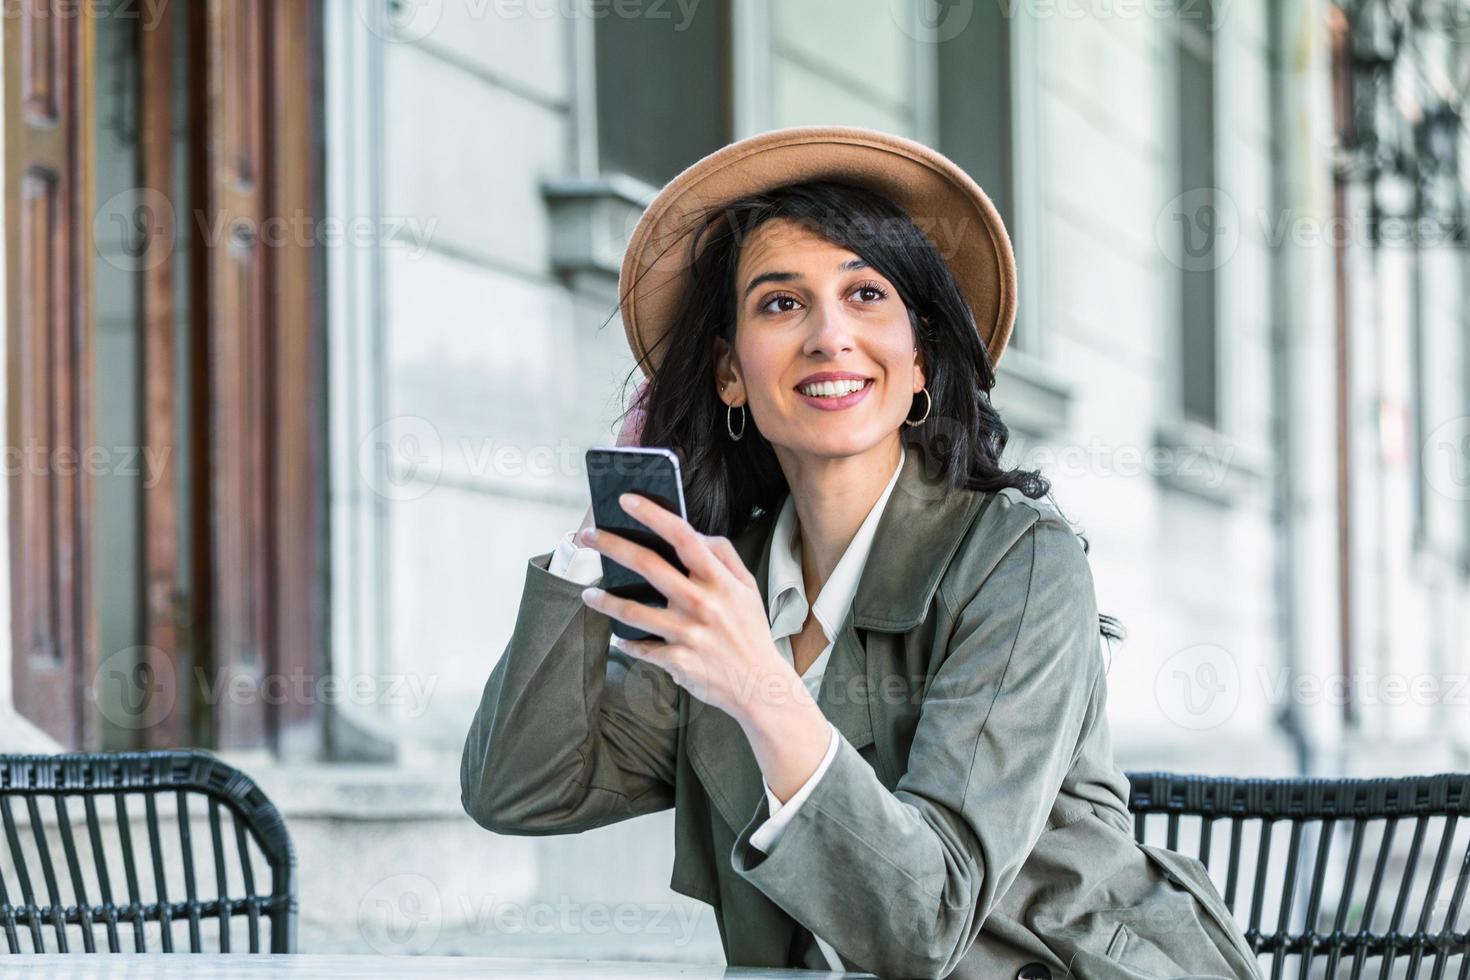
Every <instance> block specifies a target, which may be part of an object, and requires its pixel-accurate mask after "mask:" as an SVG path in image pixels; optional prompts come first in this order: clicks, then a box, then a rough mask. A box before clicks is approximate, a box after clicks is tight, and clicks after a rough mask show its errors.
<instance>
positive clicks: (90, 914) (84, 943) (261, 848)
mask: <svg viewBox="0 0 1470 980" xmlns="http://www.w3.org/2000/svg"><path fill="white" fill-rule="evenodd" d="M69 801H70V802H72V803H73V804H74V805H73V806H68V802H69ZM191 803H192V805H191ZM78 809H80V810H81V815H80V817H79V816H78V814H77V812H76V811H77V810H78ZM140 811H141V812H142V814H143V818H144V822H145V823H146V833H140V834H139V835H138V837H139V838H141V839H138V840H135V836H134V832H133V820H134V819H136V817H137V815H138V813H139V812H140ZM201 815H204V816H205V817H207V823H205V821H204V819H203V818H202V817H201ZM0 821H3V824H4V833H5V846H4V847H3V848H0V931H3V932H4V935H5V945H6V946H7V948H8V949H9V951H10V952H11V953H29V952H36V953H40V952H53V953H67V952H73V951H77V952H83V951H84V952H88V953H91V952H96V951H97V948H98V943H97V939H96V932H95V930H96V928H97V927H98V926H99V925H100V926H101V927H102V928H103V931H104V934H105V935H106V949H107V950H109V951H111V952H114V953H117V952H121V951H122V946H123V944H124V943H128V945H130V946H131V947H132V950H133V951H134V952H147V951H149V950H150V940H152V943H153V944H154V945H152V946H151V948H152V949H156V950H162V951H163V952H173V951H175V949H177V948H178V947H177V945H176V943H175V938H174V935H173V933H174V928H175V925H174V923H175V922H178V923H180V924H187V933H188V947H187V948H188V949H189V950H190V951H191V952H202V951H204V949H205V948H206V947H209V948H210V949H215V948H217V949H218V950H219V951H220V952H244V951H247V950H248V951H249V952H262V951H264V950H266V949H269V951H270V952H274V953H289V952H295V949H296V857H295V852H294V850H293V849H292V846H291V838H290V835H289V834H288V833H287V830H286V824H285V821H284V820H283V819H282V818H281V814H280V812H279V811H278V810H277V809H276V808H275V806H274V805H273V804H272V803H271V801H270V800H269V799H267V798H266V796H265V794H264V793H263V792H261V790H260V788H259V787H258V786H256V785H255V783H254V782H253V781H252V780H251V779H250V778H249V777H248V776H246V775H244V774H243V773H241V772H240V771H239V770H238V769H235V768H233V767H232V766H229V765H226V764H225V763H223V762H221V761H220V760H219V759H217V758H215V757H214V756H213V755H211V754H209V753H207V752H201V751H157V752H101V753H71V754H64V755H0ZM79 837H82V838H84V841H83V843H85V844H86V846H87V848H89V849H90V854H88V853H86V851H85V850H84V849H83V848H82V847H80V846H79V842H78V838H79ZM55 839H59V841H60V845H61V858H60V860H58V857H57V855H56V854H55V853H54V846H53V843H52V842H53V840H55ZM145 842H146V843H145ZM144 847H146V849H147V851H146V855H145V854H143V852H142V849H143V848H144ZM200 847H203V848H204V849H205V850H206V856H207V863H206V864H204V865H203V866H200V865H198V864H197V862H196V860H195V850H196V848H200ZM252 852H254V853H253V855H252ZM63 862H64V863H63ZM140 865H141V867H140ZM119 868H120V870H121V872H122V878H121V880H118V879H117V878H116V877H115V876H114V872H116V871H117V870H119ZM257 868H260V869H261V870H262V871H265V870H267V869H268V871H269V876H270V881H269V889H268V890H263V886H264V885H265V882H264V881H263V880H262V879H263V876H257V871H256V869H257ZM211 869H212V871H213V880H214V885H215V887H214V889H213V892H212V894H211V893H210V890H209V880H208V872H209V871H210V870H211ZM149 872H151V873H149ZM149 878H151V883H150V882H149V881H148V880H147V879H149ZM37 879H39V880H37ZM41 888H44V889H45V891H44V893H43V892H41V891H40V889H41ZM181 894H182V898H180V895H181ZM236 917H243V918H244V919H245V922H244V923H243V926H244V932H245V937H244V938H245V944H244V946H243V947H242V946H238V945H236V944H235V942H234V937H233V936H232V932H233V931H234V930H235V929H239V928H240V925H239V924H234V925H232V921H233V920H234V919H235V918H236ZM263 925H264V926H266V929H265V930H263V929H262V926H263ZM263 931H265V932H267V933H268V941H263V940H262V932H263ZM145 933H146V934H147V935H146V936H145ZM129 936H130V937H131V938H130V939H129ZM48 937H49V939H48ZM78 939H80V942H78V941H77V940H78ZM48 946H49V947H50V948H48Z"/></svg>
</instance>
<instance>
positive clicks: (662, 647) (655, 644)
mask: <svg viewBox="0 0 1470 980" xmlns="http://www.w3.org/2000/svg"><path fill="white" fill-rule="evenodd" d="M612 642H613V646H615V647H617V648H618V649H619V650H621V651H623V652H624V653H626V654H627V655H628V656H630V657H632V658H633V659H634V660H645V661H647V662H648V663H650V664H652V665H653V666H655V667H657V668H659V669H660V670H662V671H664V672H665V673H667V674H668V675H669V676H670V677H671V678H673V680H674V683H676V684H680V686H682V680H683V679H682V677H681V676H680V675H679V674H678V673H676V671H675V668H676V665H677V661H676V659H675V658H676V656H677V653H678V651H679V650H682V649H684V647H682V646H680V645H679V644H675V643H668V642H666V641H659V640H628V639H624V638H623V637H621V636H615V637H613V640H612Z"/></svg>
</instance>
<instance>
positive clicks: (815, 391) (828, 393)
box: [798, 379, 867, 398]
mask: <svg viewBox="0 0 1470 980" xmlns="http://www.w3.org/2000/svg"><path fill="white" fill-rule="evenodd" d="M865 384H867V382H866V381H859V380H855V379H854V380H847V381H818V382H816V383H815V384H809V385H802V386H801V388H800V389H798V390H799V391H800V392H801V393H802V394H803V395H809V396H812V397H815V398H836V397H840V396H842V395H850V394H852V393H853V392H854V391H857V390H858V389H859V388H861V387H862V386H863V385H865Z"/></svg>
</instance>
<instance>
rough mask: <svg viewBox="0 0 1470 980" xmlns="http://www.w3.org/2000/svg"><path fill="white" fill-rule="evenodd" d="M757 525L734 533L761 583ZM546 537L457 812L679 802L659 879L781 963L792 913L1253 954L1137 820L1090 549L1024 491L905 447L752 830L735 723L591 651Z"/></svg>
mask: <svg viewBox="0 0 1470 980" xmlns="http://www.w3.org/2000/svg"><path fill="white" fill-rule="evenodd" d="M773 513H774V512H773ZM772 523H773V516H772V515H767V516H765V517H763V518H761V519H760V520H758V521H756V522H754V523H752V524H751V525H750V526H749V527H748V528H747V529H746V531H745V532H744V533H742V534H740V535H739V536H737V538H736V539H735V542H734V543H735V544H736V547H737V549H738V550H739V552H740V555H741V557H742V559H743V560H744V561H745V564H746V566H747V567H748V568H750V569H751V570H752V572H753V573H754V576H755V579H756V581H757V582H758V583H759V585H760V590H761V600H762V604H763V605H764V604H765V600H766V594H765V593H766V572H767V566H768V561H769V557H770V545H771V533H770V532H771V525H772ZM550 558H551V553H550V552H547V553H544V554H541V555H537V556H534V557H532V558H530V559H529V560H528V563H527V566H526V578H525V587H524V592H523V593H522V596H521V601H520V609H519V612H518V613H517V618H516V623H515V628H514V632H513V633H512V636H511V639H510V642H509V645H508V646H507V647H506V649H505V652H504V654H503V655H502V656H501V659H500V660H499V662H498V663H496V665H495V667H494V669H493V670H492V671H491V673H490V677H489V680H488V681H487V682H486V684H485V689H484V694H483V697H482V699H481V702H480V705H479V708H478V709H477V711H476V713H475V716H474V721H473V723H472V725H471V728H470V731H469V736H468V738H467V740H466V742H465V746H464V756H463V760H462V763H461V772H460V779H461V786H462V791H463V803H464V807H465V810H466V812H468V813H469V814H470V816H471V817H473V818H474V820H475V821H476V822H477V823H478V824H479V825H480V826H482V827H485V828H487V829H489V830H492V831H496V832H498V833H503V834H516V835H543V834H567V833H576V832H579V831H583V830H588V829H590V828H594V827H600V826H603V825H605V824H610V823H614V822H616V821H619V820H626V819H628V818H630V817H634V816H638V815H641V814H646V813H651V812H654V811H658V810H664V809H667V808H668V807H671V806H672V807H674V808H675V827H676V829H675V842H674V843H675V847H674V850H675V857H674V866H673V873H672V877H671V880H670V882H669V884H670V887H672V888H673V889H674V890H675V891H678V892H680V893H682V894H685V895H689V896H691V897H693V898H696V899H699V900H701V901H704V902H707V903H709V904H710V905H712V906H713V907H714V910H715V915H716V920H717V922H718V924H719V930H720V938H721V942H722V944H723V946H724V951H725V956H726V958H727V961H728V963H729V964H730V965H732V966H801V965H803V961H801V960H800V958H799V956H798V954H797V953H796V952H794V951H796V950H799V949H807V950H810V949H811V948H812V947H811V943H810V939H809V933H808V930H810V931H812V932H815V933H816V934H817V935H820V936H821V937H823V938H824V939H825V940H827V941H828V942H829V943H831V944H832V946H833V947H834V948H835V949H836V950H837V951H838V953H839V954H841V956H842V959H843V960H844V962H845V964H846V965H847V966H848V968H849V969H851V970H855V971H867V972H872V973H876V974H878V975H879V976H891V977H944V976H952V977H959V978H976V980H997V978H1008V977H1016V976H1020V977H1033V978H1044V977H1048V976H1050V977H1053V978H1062V977H1074V978H1080V980H1140V978H1158V977H1180V976H1197V977H1225V978H1235V980H1243V978H1255V980H1259V978H1260V977H1261V973H1260V970H1259V968H1258V967H1257V965H1256V961H1255V959H1254V957H1253V956H1252V955H1251V952H1250V948H1249V946H1248V945H1247V944H1246V942H1245V939H1244V937H1243V936H1242V935H1241V933H1240V931H1239V930H1238V929H1237V927H1236V924H1235V922H1234V920H1233V918H1232V917H1231V915H1230V912H1229V910H1228V909H1227V908H1226V907H1225V905H1224V902H1223V901H1222V900H1221V898H1220V896H1219V893H1218V892H1217V891H1216V889H1215V887H1214V885H1213V883H1212V882H1211V880H1210V878H1209V876H1208V872H1207V871H1206V870H1205V868H1204V866H1203V865H1202V864H1200V863H1199V861H1197V860H1196V859H1194V858H1191V857H1187V856H1184V855H1182V854H1178V853H1174V852H1171V851H1167V850H1165V849H1163V848H1159V847H1155V846H1145V845H1140V844H1137V843H1136V842H1135V841H1134V840H1133V837H1132V834H1131V832H1130V828H1131V817H1130V815H1129V813H1128V809H1127V803H1126V800H1127V792H1128V782H1127V777H1126V776H1125V775H1124V773H1123V772H1122V770H1120V769H1119V768H1118V767H1117V766H1116V765H1115V764H1114V762H1113V757H1112V750H1111V744H1110V741H1109V735H1108V724H1107V716H1106V711H1105V707H1106V702H1107V681H1106V673H1105V663H1104V657H1103V655H1102V649H1101V638H1100V635H1099V633H1098V621H1097V600H1096V596H1095V593H1094V587H1093V580H1092V574H1091V570H1090V567H1089V564H1088V560H1087V555H1086V554H1085V552H1084V551H1083V550H1082V545H1081V542H1080V540H1079V539H1078V538H1077V536H1076V535H1075V533H1074V532H1073V530H1072V529H1071V528H1070V527H1069V525H1068V524H1067V523H1066V522H1065V520H1064V519H1063V518H1062V516H1061V515H1060V514H1059V513H1058V512H1057V511H1056V510H1055V509H1054V508H1052V507H1050V506H1049V505H1047V504H1046V503H1044V502H1041V501H1034V500H1031V499H1029V498H1027V497H1025V496H1024V495H1022V494H1020V493H1019V492H1017V491H1014V490H1005V491H1002V492H1000V493H982V492H978V491H971V490H961V491H958V492H954V493H949V494H946V493H945V492H944V491H943V488H942V487H941V486H940V485H939V484H938V482H937V479H936V478H935V477H934V475H933V472H932V468H931V467H929V466H928V465H927V464H926V463H925V458H924V455H923V453H922V452H921V451H910V452H908V453H907V455H906V458H905V460H904V467H903V470H902V472H901V473H900V475H899V480H898V482H897V483H896V484H895V486H894V489H893V493H892V494H891V496H890V498H889V500H888V503H887V506H886V508H885V510H884V512H883V514H882V516H881V517H880V519H879V523H878V527H877V530H876V533H875V537H874V540H873V545H872V550H871V551H870V552H869V557H868V561H867V564H866V566H865V567H864V570H863V573H862V576H861V579H860V581H859V584H858V587H857V592H856V593H855V595H854V599H853V604H852V607H851V610H850V612H849V614H848V616H847V618H846V620H845V621H844V624H843V626H842V628H841V630H840V631H839V634H838V636H837V638H836V639H835V640H834V645H833V650H832V654H831V657H830V659H829V662H828V666H827V669H826V673H825V675H824V677H823V680H822V685H821V688H820V690H819V695H818V698H817V703H818V704H819V705H820V707H821V709H822V711H823V712H824V713H825V714H826V716H827V717H828V718H829V719H830V720H831V721H832V722H833V724H834V725H835V726H836V727H837V729H838V730H839V731H840V732H841V734H842V738H841V741H840V743H839V745H838V749H837V754H836V756H835V757H834V759H833V761H832V763H831V766H830V768H829V769H828V770H827V772H826V773H825V774H824V775H823V778H822V779H820V780H819V781H818V782H817V784H816V785H815V787H814V788H813V792H812V793H811V795H810V796H809V797H808V798H807V800H806V802H805V804H804V805H803V806H802V807H801V808H800V809H799V810H798V811H797V813H796V815H795V817H794V819H792V821H791V823H790V824H789V825H788V826H787V827H786V829H785V832H784V834H783V836H782V837H781V839H780V841H779V843H778V844H776V845H775V846H774V847H773V848H772V849H771V852H770V854H769V855H766V854H764V853H763V852H761V851H760V850H759V849H757V848H755V847H753V846H752V844H751V843H750V837H751V834H752V833H753V832H754V830H755V829H756V828H757V827H758V826H759V825H760V824H761V823H762V821H764V820H766V819H767V818H768V817H769V815H770V808H769V804H768V802H767V800H766V796H765V791H764V788H763V786H762V783H761V772H760V769H759V767H758V766H757V764H756V760H755V756H754V754H753V753H752V751H751V749H750V745H749V743H748V741H747V740H746V738H745V736H744V732H743V730H742V729H741V728H740V726H739V724H738V723H737V722H736V721H735V719H734V718H732V717H731V716H729V715H728V714H726V713H725V712H723V711H721V710H719V709H717V708H714V707H712V706H710V705H707V704H705V703H704V702H701V701H699V700H698V699H697V698H693V697H691V696H690V695H689V694H688V693H687V692H685V691H684V690H683V689H682V688H680V687H679V686H678V685H677V684H675V683H673V681H672V680H671V678H670V677H669V675H668V674H667V673H666V672H664V671H663V670H660V669H659V668H657V667H654V666H653V665H651V664H649V663H647V662H641V661H635V660H633V659H631V658H629V657H627V656H626V655H624V654H622V653H621V652H618V651H612V652H611V653H610V652H609V650H608V639H609V636H610V620H609V619H608V617H607V616H606V615H605V614H602V613H599V612H595V611H593V610H591V609H589V608H588V607H587V606H585V605H584V604H583V602H582V600H581V591H582V586H581V585H579V584H577V583H575V582H572V581H568V580H566V579H563V578H560V577H559V576H556V575H553V574H552V573H551V572H549V571H548V570H547V566H548V563H549V561H550ZM805 962H806V963H810V962H811V961H810V959H809V958H808V959H807V960H806V961H805Z"/></svg>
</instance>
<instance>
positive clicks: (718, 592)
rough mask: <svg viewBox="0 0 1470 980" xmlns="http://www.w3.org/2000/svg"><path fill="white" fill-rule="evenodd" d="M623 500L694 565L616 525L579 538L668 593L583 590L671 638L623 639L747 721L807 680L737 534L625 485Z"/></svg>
mask: <svg viewBox="0 0 1470 980" xmlns="http://www.w3.org/2000/svg"><path fill="white" fill-rule="evenodd" d="M618 503H619V504H620V505H621V506H622V508H623V509H624V510H625V511H626V512H627V513H629V514H631V515H632V516H634V517H636V518H637V519H638V520H639V521H641V522H642V523H643V524H645V525H646V526H647V527H648V528H649V529H650V530H652V531H653V532H654V533H655V534H657V535H658V536H659V537H661V538H663V539H664V540H665V541H667V542H669V544H671V545H673V546H674V550H675V552H676V553H677V554H678V556H679V560H680V561H681V562H683V563H684V567H686V568H687V569H689V574H688V575H684V574H683V573H682V572H680V571H679V570H678V569H677V568H675V567H674V566H673V565H671V564H670V563H669V562H668V561H666V560H664V558H663V557H662V556H661V555H659V554H658V553H657V552H655V551H653V550H652V549H650V548H645V547H644V546H642V545H640V544H636V543H634V542H633V541H631V540H629V539H628V538H625V537H622V536H621V535H618V534H616V533H607V532H595V534H594V536H593V537H592V538H591V539H590V540H588V539H587V538H586V537H585V532H584V533H583V536H582V537H581V538H580V540H579V542H578V543H579V544H583V545H585V546H588V547H592V548H595V549H596V550H597V551H599V552H601V553H602V554H605V555H607V556H608V557H609V558H611V559H612V560H613V561H615V562H617V563H618V564H620V565H622V566H624V567H626V568H629V569H632V570H633V571H635V572H637V573H638V574H640V575H642V576H643V577H644V578H646V579H648V581H649V583H650V584H652V585H653V587H654V588H655V589H657V590H658V591H659V592H661V593H663V595H664V596H665V597H666V598H667V599H668V606H667V608H664V609H657V608H654V607H652V606H649V605H646V604H644V603H641V602H637V601H635V600H632V599H623V598H619V597H617V596H613V595H609V594H608V593H606V592H604V591H602V590H601V589H588V590H586V591H584V592H583V593H582V599H583V601H584V602H585V603H586V604H587V605H588V606H590V607H591V608H593V609H596V610H597V611H598V612H601V613H604V614H606V615H608V616H610V617H612V618H613V619H617V620H621V621H622V622H624V623H627V624H629V625H630V626H636V627H638V628H639V629H642V630H645V631H647V632H649V633H652V634H654V635H656V636H661V637H663V640H661V641H660V640H623V639H619V640H618V641H617V643H618V646H619V647H620V648H621V649H622V650H624V651H626V652H627V653H628V654H629V655H630V656H633V657H636V658H637V659H639V660H647V661H649V662H650V663H653V664H655V665H657V666H659V667H662V668H663V669H664V670H666V671H668V673H669V675H670V676H671V677H672V678H673V679H674V682H675V683H677V684H678V685H679V686H680V687H682V688H684V689H685V690H687V691H688V692H689V693H690V694H692V695H693V696H694V697H696V698H698V699H699V700H701V701H703V702H705V703H706V704H712V705H714V706H715V707H717V708H719V709H720V710H722V711H724V712H725V713H726V714H729V715H730V716H731V717H733V718H735V719H736V720H738V721H741V722H742V723H743V722H744V721H745V720H746V719H747V717H748V716H749V715H750V713H751V712H752V711H753V710H754V709H755V707H756V703H757V699H758V698H764V699H770V698H789V697H790V696H791V695H790V693H788V692H789V691H790V690H791V687H790V685H791V683H792V682H793V681H795V682H799V680H800V679H799V678H797V676H796V673H795V671H793V670H791V669H790V665H789V664H787V663H786V662H785V661H784V660H783V659H782V658H781V654H780V653H779V652H778V651H777V649H776V644H775V642H774V641H773V640H772V639H771V625H770V621H769V620H768V619H767V616H766V610H765V608H764V607H763V605H762V603H761V597H760V589H759V586H758V585H757V583H756V581H755V576H753V575H751V574H750V571H749V569H747V568H746V567H745V563H744V562H742V561H741V560H740V555H739V554H738V553H737V552H736V551H735V546H734V545H732V544H731V543H730V540H729V539H728V538H725V537H721V536H719V535H705V534H701V533H699V532H698V531H696V530H695V529H694V527H693V526H692V525H691V524H690V523H689V522H688V521H686V520H685V519H684V518H682V517H680V516H679V515H678V514H675V513H674V512H672V511H670V510H668V509H666V508H664V507H662V506H660V505H659V504H658V503H656V502H654V501H652V500H650V499H648V498H647V497H644V496H642V495H640V494H636V493H625V494H623V495H621V496H620V497H619V498H618ZM588 530H594V531H595V529H591V528H589V529H588ZM786 674H790V677H787V676H785V675H786Z"/></svg>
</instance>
